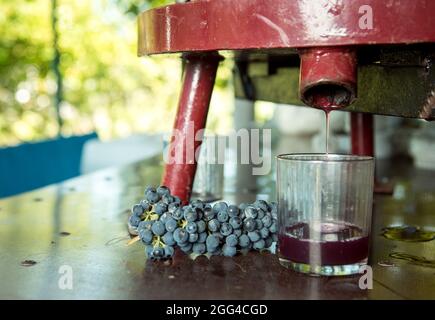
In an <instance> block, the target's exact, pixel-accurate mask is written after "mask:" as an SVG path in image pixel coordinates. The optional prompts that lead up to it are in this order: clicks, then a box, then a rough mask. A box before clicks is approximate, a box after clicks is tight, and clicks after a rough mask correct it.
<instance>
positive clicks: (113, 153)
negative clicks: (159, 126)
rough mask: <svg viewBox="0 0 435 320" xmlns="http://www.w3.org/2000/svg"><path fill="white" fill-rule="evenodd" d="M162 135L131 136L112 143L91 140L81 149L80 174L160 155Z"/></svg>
mask: <svg viewBox="0 0 435 320" xmlns="http://www.w3.org/2000/svg"><path fill="white" fill-rule="evenodd" d="M162 150H163V135H162V134H158V135H133V136H130V137H127V138H123V139H117V140H112V141H100V140H98V139H93V140H90V141H88V142H87V143H86V144H85V145H84V147H83V153H82V161H81V169H80V171H81V174H86V173H90V172H93V171H96V170H100V169H103V168H108V167H113V166H120V165H125V164H128V163H132V162H135V161H139V160H142V159H146V158H150V157H153V156H155V155H158V154H161V153H162Z"/></svg>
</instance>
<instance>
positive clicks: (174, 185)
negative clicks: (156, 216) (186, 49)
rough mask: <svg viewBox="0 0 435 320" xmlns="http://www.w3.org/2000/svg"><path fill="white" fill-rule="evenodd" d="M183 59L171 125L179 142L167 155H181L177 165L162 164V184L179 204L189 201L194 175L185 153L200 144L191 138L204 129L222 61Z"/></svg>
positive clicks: (194, 56)
mask: <svg viewBox="0 0 435 320" xmlns="http://www.w3.org/2000/svg"><path fill="white" fill-rule="evenodd" d="M185 59H186V64H185V70H184V76H183V86H182V89H181V94H180V98H179V102H178V111H177V115H176V118H175V124H174V131H175V130H176V131H177V132H178V133H179V134H180V136H179V138H181V140H178V141H176V143H174V144H173V145H172V146H171V148H170V150H171V151H170V152H171V156H175V152H181V153H182V155H183V156H182V159H178V160H181V162H180V161H175V162H174V163H167V164H166V166H165V171H164V175H163V181H162V184H163V185H165V186H167V187H169V188H170V190H171V192H172V194H173V195H176V196H178V197H180V199H181V201H182V202H183V203H187V202H188V201H189V198H190V194H191V191H192V186H193V180H194V177H195V172H196V159H195V158H193V159H192V158H189V157H187V156H186V154H187V152H188V149H189V148H191V147H192V146H193V148H194V149H193V151H196V150H197V149H198V148H199V147H200V146H201V142H202V141H196V140H195V137H196V134H197V133H198V131H199V130H201V129H204V128H205V124H206V121H207V113H208V107H209V104H210V99H211V95H212V92H213V86H214V82H215V78H216V71H217V67H218V64H219V61H220V60H221V59H222V58H221V57H220V56H219V55H218V54H217V53H209V54H203V55H197V54H190V55H187V56H186V57H185ZM174 139H176V136H173V137H172V139H171V143H172V142H173V141H174ZM190 151H192V150H190Z"/></svg>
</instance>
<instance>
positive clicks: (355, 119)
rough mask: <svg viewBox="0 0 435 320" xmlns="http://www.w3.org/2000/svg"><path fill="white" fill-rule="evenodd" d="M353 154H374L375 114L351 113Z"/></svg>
mask: <svg viewBox="0 0 435 320" xmlns="http://www.w3.org/2000/svg"><path fill="white" fill-rule="evenodd" d="M350 120H351V121H350V123H351V142H352V154H354V155H359V156H371V157H373V156H374V153H375V148H374V134H373V122H374V119H373V115H372V114H370V113H358V112H352V113H351V114H350Z"/></svg>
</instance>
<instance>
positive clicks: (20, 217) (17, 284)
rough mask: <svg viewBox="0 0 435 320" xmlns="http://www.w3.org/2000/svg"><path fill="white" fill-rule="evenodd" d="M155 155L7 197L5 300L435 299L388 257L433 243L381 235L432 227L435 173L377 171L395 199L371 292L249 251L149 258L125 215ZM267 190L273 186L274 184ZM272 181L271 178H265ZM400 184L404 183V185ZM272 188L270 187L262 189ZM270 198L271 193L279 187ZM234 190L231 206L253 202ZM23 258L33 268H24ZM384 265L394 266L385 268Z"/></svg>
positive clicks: (432, 277)
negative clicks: (65, 273)
mask: <svg viewBox="0 0 435 320" xmlns="http://www.w3.org/2000/svg"><path fill="white" fill-rule="evenodd" d="M161 167H162V166H161V163H160V160H158V159H152V160H144V161H141V162H138V163H135V164H133V165H129V166H126V167H122V168H114V169H107V170H103V171H100V172H97V173H94V174H90V175H87V176H83V177H79V178H75V179H71V180H68V181H65V182H63V183H60V184H57V185H53V186H49V187H46V188H42V189H39V190H36V191H33V192H29V193H26V194H22V195H19V196H15V197H11V198H6V199H2V200H0V298H2V299H413V298H432V299H434V298H435V269H434V267H433V264H432V266H431V265H429V266H421V265H418V264H415V263H412V262H409V261H405V260H399V259H393V258H391V257H389V255H390V253H391V252H393V251H394V252H401V253H407V254H412V255H415V256H420V257H425V258H426V259H429V260H435V241H429V242H420V243H406V242H401V241H392V240H387V239H385V238H384V237H382V236H381V235H380V231H381V229H382V227H384V226H387V225H390V224H402V223H409V224H418V225H422V226H431V227H434V226H435V214H434V209H435V179H434V178H435V172H431V171H423V170H415V169H413V168H412V167H410V166H409V164H405V165H403V166H401V167H397V164H396V165H395V169H393V168H390V167H389V166H388V165H386V166H382V165H380V166H378V174H382V175H383V176H393V173H394V174H397V173H400V176H399V177H398V176H396V177H395V179H396V181H398V183H399V184H400V186H401V190H402V191H403V190H405V191H406V190H407V188H408V187H409V186H411V187H412V186H414V191H415V192H413V193H406V192H405V193H403V192H402V193H403V194H405V195H407V196H405V197H402V198H401V199H394V198H393V197H391V196H376V198H375V209H374V224H373V232H372V250H371V257H370V261H371V262H370V264H371V265H372V267H373V273H374V284H373V289H372V290H361V289H359V286H358V280H359V277H358V276H354V277H344V278H343V277H336V278H327V277H310V276H306V275H302V274H298V273H295V272H292V271H288V270H286V269H284V268H282V267H281V266H280V265H279V263H278V259H277V257H276V256H275V255H272V254H270V253H257V252H252V253H249V254H247V255H244V256H237V257H235V258H227V257H212V258H211V259H210V260H208V259H207V258H206V257H200V258H198V259H196V260H191V259H190V258H188V257H187V256H186V255H184V254H182V253H177V254H176V256H175V258H174V260H173V262H172V263H171V264H164V263H159V262H146V261H145V259H144V253H143V246H142V245H141V244H139V243H137V244H135V245H132V246H126V242H127V240H128V239H129V236H128V233H127V229H126V219H127V216H128V212H129V208H130V207H131V205H132V204H133V203H135V202H136V201H138V200H139V199H140V198H141V196H142V192H143V188H144V186H145V185H148V184H157V183H158V182H159V180H160V175H161ZM261 179H266V180H265V181H266V182H264V181H263V182H262V185H263V186H262V187H261V188H267V186H268V185H271V184H273V181H272V179H270V178H265V177H263V178H261ZM267 181H268V182H267ZM401 181H402V182H401ZM265 186H266V187H265ZM272 192H273V191H272ZM254 198H255V195H254V194H253V193H249V192H248V193H247V194H243V192H238V193H237V194H233V193H231V192H229V193H227V194H226V196H225V199H226V200H229V201H236V202H240V201H246V200H253V199H254ZM25 260H34V261H35V262H36V264H34V265H32V266H24V265H22V262H23V261H25ZM383 260H390V261H391V262H394V266H392V267H391V266H390V267H386V266H382V265H380V264H379V262H381V261H383ZM63 265H67V266H70V267H71V270H72V275H73V288H72V290H69V289H64V290H62V289H60V287H59V285H58V283H59V279H60V277H61V276H62V274H61V273H59V271H62V269H60V267H61V266H63Z"/></svg>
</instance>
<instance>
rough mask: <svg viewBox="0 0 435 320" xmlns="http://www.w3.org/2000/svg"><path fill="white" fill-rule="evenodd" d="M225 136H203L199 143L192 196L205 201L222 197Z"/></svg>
mask: <svg viewBox="0 0 435 320" xmlns="http://www.w3.org/2000/svg"><path fill="white" fill-rule="evenodd" d="M225 141H226V140H225V137H222V136H205V137H204V138H203V142H202V145H201V149H200V153H199V158H198V164H197V167H196V173H195V179H194V182H193V189H192V198H199V199H201V200H203V201H206V202H212V201H216V200H219V199H222V196H223V185H224V161H225Z"/></svg>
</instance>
